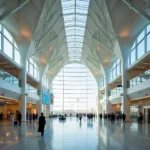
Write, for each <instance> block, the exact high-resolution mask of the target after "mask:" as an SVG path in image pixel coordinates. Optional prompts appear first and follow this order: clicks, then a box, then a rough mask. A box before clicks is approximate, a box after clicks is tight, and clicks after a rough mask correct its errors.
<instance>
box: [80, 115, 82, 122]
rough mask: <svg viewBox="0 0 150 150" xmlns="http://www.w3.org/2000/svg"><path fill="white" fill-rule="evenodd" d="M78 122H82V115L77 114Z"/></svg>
mask: <svg viewBox="0 0 150 150" xmlns="http://www.w3.org/2000/svg"><path fill="white" fill-rule="evenodd" d="M79 120H80V122H81V121H82V114H79Z"/></svg>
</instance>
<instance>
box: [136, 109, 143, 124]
mask: <svg viewBox="0 0 150 150" xmlns="http://www.w3.org/2000/svg"><path fill="white" fill-rule="evenodd" d="M143 119H144V118H143V113H142V112H140V113H139V115H138V116H137V122H138V123H139V124H142V123H143Z"/></svg>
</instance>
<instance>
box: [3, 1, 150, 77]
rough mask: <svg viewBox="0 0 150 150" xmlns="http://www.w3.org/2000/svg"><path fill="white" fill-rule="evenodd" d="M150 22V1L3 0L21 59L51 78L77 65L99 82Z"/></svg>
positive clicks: (4, 11)
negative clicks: (68, 65)
mask: <svg viewBox="0 0 150 150" xmlns="http://www.w3.org/2000/svg"><path fill="white" fill-rule="evenodd" d="M149 21H150V2H149V0H143V1H141V0H42V1H41V0H13V2H12V0H1V1H0V22H1V23H2V24H3V25H4V26H5V27H6V28H7V29H8V30H9V31H10V33H11V34H12V35H13V36H14V38H15V39H16V42H17V43H18V45H19V47H20V51H21V53H22V57H25V58H26V59H28V58H29V57H31V56H32V57H33V58H34V59H35V61H36V62H37V64H38V66H39V68H40V70H41V71H42V72H43V73H44V72H45V73H46V74H47V76H49V77H52V78H53V77H54V76H55V75H56V74H57V73H58V72H59V70H60V69H61V68H62V67H63V66H64V65H65V64H68V63H74V62H75V63H81V64H85V65H86V66H87V67H88V68H89V69H90V70H91V72H92V73H93V75H94V76H95V78H96V79H97V80H98V79H99V78H100V76H102V74H104V73H105V71H106V69H108V68H111V66H112V63H113V61H114V60H115V59H116V58H120V59H122V60H123V59H124V56H126V55H127V54H128V52H129V50H130V48H131V47H132V44H133V42H134V40H135V38H136V37H137V35H138V34H139V33H140V31H141V30H142V29H143V28H144V27H145V25H147V24H148V23H149ZM139 22H140V23H139Z"/></svg>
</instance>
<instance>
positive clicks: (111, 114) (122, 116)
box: [99, 113, 126, 123]
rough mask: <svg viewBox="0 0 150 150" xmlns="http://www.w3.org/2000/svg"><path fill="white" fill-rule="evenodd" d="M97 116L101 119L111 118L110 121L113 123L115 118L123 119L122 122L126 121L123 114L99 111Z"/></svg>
mask: <svg viewBox="0 0 150 150" xmlns="http://www.w3.org/2000/svg"><path fill="white" fill-rule="evenodd" d="M99 118H100V119H102V118H104V120H111V123H114V122H115V120H117V121H118V122H119V120H123V123H126V115H125V114H124V113H123V114H114V113H108V114H106V113H104V115H103V114H102V113H101V114H99Z"/></svg>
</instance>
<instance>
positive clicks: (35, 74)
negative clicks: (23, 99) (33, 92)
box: [34, 68, 37, 78]
mask: <svg viewBox="0 0 150 150" xmlns="http://www.w3.org/2000/svg"><path fill="white" fill-rule="evenodd" d="M34 77H35V78H37V70H36V68H34Z"/></svg>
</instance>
